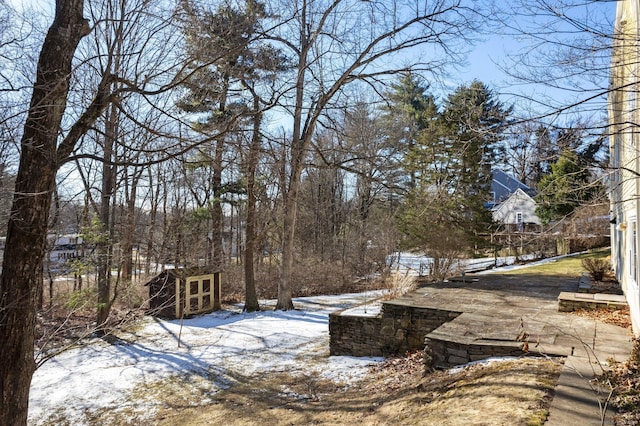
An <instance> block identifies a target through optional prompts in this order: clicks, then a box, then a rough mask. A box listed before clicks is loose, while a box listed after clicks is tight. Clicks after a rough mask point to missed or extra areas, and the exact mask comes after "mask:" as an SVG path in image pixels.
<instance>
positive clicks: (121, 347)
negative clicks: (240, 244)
mask: <svg viewBox="0 0 640 426" xmlns="http://www.w3.org/2000/svg"><path fill="white" fill-rule="evenodd" d="M374 297H380V294H379V293H377V292H367V293H366V294H363V293H360V294H346V295H339V296H318V297H309V298H298V299H294V305H295V306H296V308H297V309H296V310H292V311H272V310H263V311H259V312H254V313H243V312H240V309H238V308H236V309H235V310H231V311H218V312H213V313H211V314H208V315H202V316H198V317H195V318H191V319H185V320H184V321H183V323H182V324H181V323H180V321H179V320H161V319H157V318H152V317H145V319H144V320H143V322H142V324H140V326H139V327H138V328H137V329H136V331H135V334H130V335H127V334H122V335H120V336H119V337H120V339H121V340H119V341H118V343H117V344H108V343H105V342H104V341H102V340H99V339H94V340H92V341H90V342H88V343H87V344H86V345H84V346H82V347H78V348H74V349H71V350H68V351H66V352H63V353H62V354H60V355H57V356H55V357H53V358H52V359H51V360H49V361H47V362H46V363H45V364H44V365H42V366H41V367H40V368H39V369H38V370H37V371H36V372H35V374H34V376H33V380H32V383H31V392H30V398H29V424H30V425H40V424H48V423H47V419H48V416H49V415H51V413H60V414H63V415H64V416H65V417H66V418H67V419H69V420H70V421H71V422H72V424H74V425H82V424H86V423H87V422H88V416H90V415H91V413H93V412H97V411H100V410H103V409H108V410H117V409H121V408H123V407H127V408H128V409H130V410H133V411H136V410H138V411H139V414H140V415H143V414H144V413H145V412H147V414H151V413H149V410H152V408H151V407H149V406H148V404H145V403H144V401H136V402H135V403H134V402H133V401H131V400H130V397H131V391H132V390H133V389H134V388H140V387H144V385H145V384H152V383H156V382H158V381H161V380H166V379H168V378H171V377H175V376H178V377H179V376H185V375H195V376H196V377H198V378H200V379H201V380H200V381H201V382H203V383H202V384H199V385H198V386H200V387H203V386H208V388H207V390H208V391H209V393H210V394H214V393H215V392H217V391H219V390H221V389H225V388H226V387H228V386H229V385H231V384H233V382H234V380H235V379H234V377H238V376H241V377H247V376H251V375H252V374H256V373H265V372H289V373H292V374H296V373H300V374H304V373H305V372H315V373H318V374H320V375H321V376H322V377H325V378H327V379H330V380H333V381H335V382H336V383H339V384H343V385H344V384H349V383H353V382H354V381H357V380H360V379H361V378H363V377H364V375H365V374H366V373H367V371H368V368H369V367H370V366H371V365H372V364H375V363H377V362H380V361H381V360H382V358H356V357H344V356H339V357H330V356H329V330H328V315H329V313H331V312H333V311H336V310H339V309H345V308H348V307H350V306H354V305H359V304H361V303H363V301H364V300H371V299H372V298H374ZM272 304H273V302H269V303H267V304H265V306H267V305H272ZM309 361H312V362H309Z"/></svg>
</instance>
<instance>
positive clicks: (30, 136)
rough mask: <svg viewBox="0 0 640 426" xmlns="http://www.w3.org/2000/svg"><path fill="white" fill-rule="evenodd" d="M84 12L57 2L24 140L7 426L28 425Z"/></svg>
mask: <svg viewBox="0 0 640 426" xmlns="http://www.w3.org/2000/svg"><path fill="white" fill-rule="evenodd" d="M82 15H83V0H57V1H56V14H55V18H54V21H53V23H52V24H51V27H50V28H49V31H48V33H47V36H46V38H45V40H44V43H43V45H42V50H41V52H40V58H39V61H38V67H37V75H36V83H35V84H34V87H33V94H32V98H31V105H30V108H29V113H28V116H27V119H26V122H25V126H24V133H23V136H22V140H21V153H20V165H19V168H18V176H17V178H16V186H15V196H14V199H13V204H12V207H11V215H10V218H9V223H8V227H7V240H6V250H5V252H4V260H3V270H2V278H1V279H0V342H2V345H1V346H0V359H2V362H1V363H0V392H1V396H2V397H1V398H0V401H1V402H2V405H1V406H0V424H2V425H12V426H16V425H26V424H27V414H28V404H29V387H30V384H31V378H32V376H33V372H34V370H35V362H34V357H33V343H34V329H35V320H36V306H37V302H38V294H39V292H40V291H42V261H43V257H44V253H45V245H46V239H47V223H48V220H49V210H50V208H51V193H52V190H53V186H54V184H55V176H56V171H57V167H58V164H57V163H58V158H57V152H56V151H57V139H58V131H59V129H60V123H61V121H62V115H63V113H64V110H65V107H66V100H67V94H68V91H69V79H70V76H71V61H72V59H73V55H74V53H75V50H76V48H77V46H78V43H79V42H80V39H82V37H84V36H85V35H87V34H88V33H89V25H88V22H87V21H86V20H85V19H84V18H83V16H82Z"/></svg>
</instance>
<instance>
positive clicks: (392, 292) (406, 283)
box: [382, 272, 418, 300]
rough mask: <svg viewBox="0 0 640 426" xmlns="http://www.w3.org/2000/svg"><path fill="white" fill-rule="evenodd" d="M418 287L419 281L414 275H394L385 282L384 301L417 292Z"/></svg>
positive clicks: (397, 273)
mask: <svg viewBox="0 0 640 426" xmlns="http://www.w3.org/2000/svg"><path fill="white" fill-rule="evenodd" d="M417 285H418V279H417V277H415V276H413V275H409V274H401V273H399V272H395V273H392V274H390V275H389V276H388V277H387V278H386V279H385V280H384V284H383V288H384V292H383V294H382V298H383V299H384V300H391V299H396V298H398V297H400V296H403V295H405V294H407V293H409V292H410V291H413V290H415V289H416V287H417Z"/></svg>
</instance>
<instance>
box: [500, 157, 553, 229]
mask: <svg viewBox="0 0 640 426" xmlns="http://www.w3.org/2000/svg"><path fill="white" fill-rule="evenodd" d="M492 174H493V179H492V181H491V194H492V198H493V199H492V200H491V201H490V202H489V203H487V208H489V209H490V210H491V212H492V215H493V220H494V221H496V222H498V223H500V224H502V225H504V226H505V228H507V230H509V231H516V232H517V231H525V228H526V226H527V225H529V226H530V225H535V226H536V227H538V226H540V224H541V222H540V219H539V218H538V216H536V214H535V210H536V202H535V200H534V199H533V195H535V191H534V190H533V189H532V188H530V187H528V186H527V185H525V184H524V183H522V182H520V181H519V180H517V179H515V178H513V177H512V176H510V175H508V174H507V173H505V172H503V171H502V170H500V169H494V170H493V171H492Z"/></svg>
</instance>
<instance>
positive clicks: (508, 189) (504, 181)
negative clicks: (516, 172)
mask: <svg viewBox="0 0 640 426" xmlns="http://www.w3.org/2000/svg"><path fill="white" fill-rule="evenodd" d="M491 173H492V174H493V179H492V180H491V192H493V194H494V199H493V202H490V203H489V206H488V207H493V206H495V205H497V204H500V203H501V202H503V201H504V200H506V199H507V198H509V197H510V196H511V194H513V193H514V192H516V191H517V190H518V189H521V190H523V191H524V192H525V193H527V195H529V196H530V197H533V196H535V195H536V191H535V190H534V189H532V188H530V187H528V186H527V185H525V184H524V183H522V182H520V181H519V180H517V179H516V178H514V177H512V176H510V175H508V174H507V173H505V172H503V171H502V170H500V169H493V170H492V171H491Z"/></svg>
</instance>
